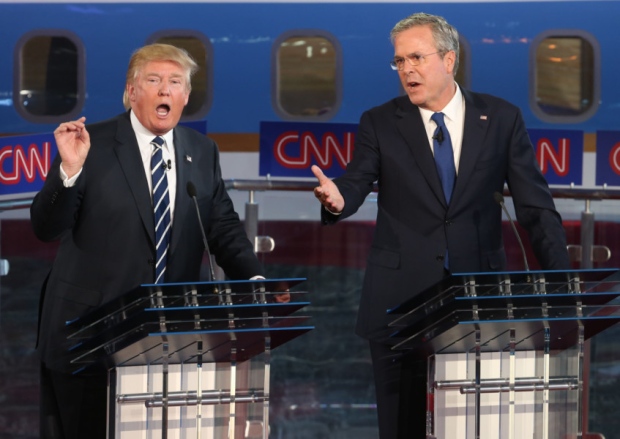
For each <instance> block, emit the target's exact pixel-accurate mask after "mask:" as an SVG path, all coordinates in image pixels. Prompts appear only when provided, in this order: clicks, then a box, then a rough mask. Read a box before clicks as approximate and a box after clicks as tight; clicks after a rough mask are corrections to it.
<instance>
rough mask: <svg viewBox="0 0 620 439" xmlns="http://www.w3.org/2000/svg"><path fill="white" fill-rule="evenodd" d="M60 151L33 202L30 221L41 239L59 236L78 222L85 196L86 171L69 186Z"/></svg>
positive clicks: (54, 238)
mask: <svg viewBox="0 0 620 439" xmlns="http://www.w3.org/2000/svg"><path fill="white" fill-rule="evenodd" d="M60 163H61V159H60V155H57V156H56V158H55V159H54V162H53V163H52V166H51V167H50V170H49V172H48V174H47V177H46V180H45V183H44V184H43V188H42V189H41V190H40V191H39V193H38V194H37V195H36V196H35V197H34V200H33V202H32V205H31V206H30V221H31V224H32V228H33V230H34V233H35V235H36V236H37V238H39V239H40V240H41V241H44V242H49V241H53V240H56V239H58V238H59V237H60V236H61V235H62V234H63V233H64V232H65V231H66V230H69V229H71V228H72V227H73V225H74V224H75V219H76V217H77V212H78V209H79V205H80V199H81V186H82V185H83V182H84V178H85V177H84V171H82V174H81V175H80V176H79V177H78V180H77V181H76V184H75V185H74V186H73V187H70V188H66V187H64V185H63V182H62V179H61V177H60Z"/></svg>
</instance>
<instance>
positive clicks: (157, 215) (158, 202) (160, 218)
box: [151, 136, 170, 283]
mask: <svg viewBox="0 0 620 439" xmlns="http://www.w3.org/2000/svg"><path fill="white" fill-rule="evenodd" d="M151 145H153V155H152V157H151V179H152V180H151V181H152V183H153V213H154V216H153V218H154V219H155V247H156V249H157V260H156V263H155V283H162V282H163V281H164V273H165V272H166V259H167V254H168V243H169V238H170V198H169V195H168V177H167V176H166V169H167V168H166V165H165V163H164V158H163V154H162V146H163V145H164V139H163V138H161V137H159V136H157V137H155V138H154V139H153V140H152V141H151Z"/></svg>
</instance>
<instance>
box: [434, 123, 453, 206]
mask: <svg viewBox="0 0 620 439" xmlns="http://www.w3.org/2000/svg"><path fill="white" fill-rule="evenodd" d="M431 119H432V120H433V121H434V122H435V123H436V124H437V129H436V130H435V135H434V136H433V151H435V166H437V172H439V179H440V180H441V186H442V187H443V194H444V196H445V197H446V203H448V204H450V198H451V197H452V189H454V181H455V180H456V168H455V167H454V152H453V151H452V141H451V140H450V133H449V132H448V129H447V128H446V124H445V123H444V121H443V113H433V115H432V116H431Z"/></svg>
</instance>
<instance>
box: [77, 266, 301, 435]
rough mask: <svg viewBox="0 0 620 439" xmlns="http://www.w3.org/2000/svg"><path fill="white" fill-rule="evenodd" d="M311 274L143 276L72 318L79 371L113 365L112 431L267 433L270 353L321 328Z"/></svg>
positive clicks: (145, 432)
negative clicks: (316, 323) (198, 278)
mask: <svg viewBox="0 0 620 439" xmlns="http://www.w3.org/2000/svg"><path fill="white" fill-rule="evenodd" d="M303 281H305V279H298V278H296V279H268V280H253V281H223V282H199V283H175V284H160V285H154V284H153V285H143V286H141V287H140V288H138V289H136V290H134V291H131V292H129V293H127V294H125V295H123V296H121V297H119V298H118V299H116V300H113V301H111V302H109V303H107V304H105V305H103V306H101V307H100V308H98V309H97V310H96V311H94V312H93V313H91V314H88V315H86V316H84V317H82V318H80V319H77V320H75V321H72V322H69V323H68V325H69V326H70V328H71V329H72V330H73V332H72V335H71V336H70V338H71V339H72V340H75V345H74V346H73V347H72V348H71V351H72V354H73V360H72V362H71V363H72V365H73V366H74V368H75V373H89V372H90V371H92V370H95V369H100V370H101V369H103V370H105V371H108V374H109V377H110V381H109V382H110V398H109V403H108V438H110V439H125V438H137V437H141V438H142V437H144V438H148V439H151V438H153V439H154V438H160V437H161V438H162V439H166V438H168V437H174V438H189V437H192V438H198V439H201V438H214V439H217V438H220V437H221V438H230V439H234V438H239V437H242V438H263V439H266V438H267V437H268V435H269V372H270V371H269V368H270V352H271V350H272V349H274V348H276V347H278V346H280V345H282V344H284V343H286V342H288V341H290V340H292V339H293V338H295V337H298V336H300V335H302V334H304V333H306V332H308V331H310V330H312V329H313V327H312V326H309V325H308V324H307V322H308V319H309V317H307V316H302V315H297V314H295V315H293V314H294V313H295V312H296V311H298V310H300V309H302V308H304V307H305V306H307V305H308V304H309V303H308V302H307V301H306V295H307V293H306V292H304V291H295V290H296V286H297V285H298V284H300V283H302V282H303ZM250 359H254V360H252V361H247V360H250Z"/></svg>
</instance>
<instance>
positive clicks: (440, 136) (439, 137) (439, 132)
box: [433, 127, 443, 144]
mask: <svg viewBox="0 0 620 439" xmlns="http://www.w3.org/2000/svg"><path fill="white" fill-rule="evenodd" d="M433 140H436V141H438V142H439V143H440V144H441V143H442V142H443V130H442V129H441V127H438V128H437V131H436V133H435V135H434V136H433Z"/></svg>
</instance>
